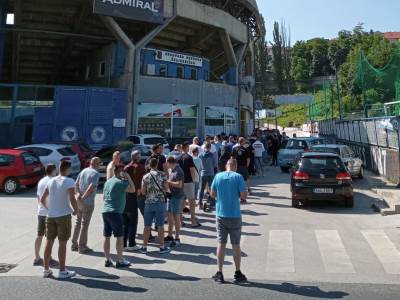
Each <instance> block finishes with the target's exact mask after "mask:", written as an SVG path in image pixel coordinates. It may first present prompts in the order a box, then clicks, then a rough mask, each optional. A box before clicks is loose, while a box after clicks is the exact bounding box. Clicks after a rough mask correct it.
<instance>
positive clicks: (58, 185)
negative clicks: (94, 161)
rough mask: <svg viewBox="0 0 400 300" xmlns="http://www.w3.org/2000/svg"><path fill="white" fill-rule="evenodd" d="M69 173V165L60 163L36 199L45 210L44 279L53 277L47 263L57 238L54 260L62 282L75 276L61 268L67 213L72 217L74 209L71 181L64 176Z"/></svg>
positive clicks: (68, 222)
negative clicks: (58, 168)
mask: <svg viewBox="0 0 400 300" xmlns="http://www.w3.org/2000/svg"><path fill="white" fill-rule="evenodd" d="M70 173H71V162H70V161H62V162H61V165H60V175H59V176H57V177H54V178H52V179H51V180H50V181H49V182H48V184H47V187H46V190H45V191H44V193H43V195H42V197H41V198H40V202H41V203H42V204H43V206H44V207H45V208H47V210H48V212H47V219H46V237H47V243H46V248H45V250H44V270H43V277H44V278H47V277H51V276H52V274H53V272H52V270H50V267H49V263H50V259H51V252H52V250H53V244H54V240H55V239H56V237H58V244H59V246H58V261H59V264H60V272H59V274H58V278H60V279H66V278H71V277H73V276H75V272H74V271H69V270H67V269H66V268H65V260H66V254H67V242H68V240H69V238H70V237H71V229H72V223H71V214H74V215H75V213H76V211H77V210H78V205H77V201H76V199H75V181H74V180H73V179H71V178H69V177H68V175H69V174H70ZM71 206H72V207H73V210H72V208H71Z"/></svg>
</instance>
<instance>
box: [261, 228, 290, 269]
mask: <svg viewBox="0 0 400 300" xmlns="http://www.w3.org/2000/svg"><path fill="white" fill-rule="evenodd" d="M266 271H267V272H274V273H294V272H295V266H294V253H293V236H292V231H290V230H271V231H270V232H269V242H268V252H267V266H266Z"/></svg>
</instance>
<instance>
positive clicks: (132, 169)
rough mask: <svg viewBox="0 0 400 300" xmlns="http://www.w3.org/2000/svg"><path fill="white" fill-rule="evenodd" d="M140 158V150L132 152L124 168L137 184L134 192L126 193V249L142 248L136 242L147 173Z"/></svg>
mask: <svg viewBox="0 0 400 300" xmlns="http://www.w3.org/2000/svg"><path fill="white" fill-rule="evenodd" d="M140 159H141V156H140V151H139V150H135V151H133V152H132V153H131V162H130V163H129V164H128V165H127V166H126V167H125V169H124V171H125V172H126V173H127V174H128V175H129V177H130V178H131V179H132V181H133V183H134V185H135V192H134V193H129V192H128V193H126V204H125V210H124V249H125V251H136V250H139V249H140V247H139V246H138V245H137V244H136V233H137V225H138V206H139V205H138V204H139V203H138V202H139V201H138V200H139V197H140V195H141V186H142V179H143V176H144V174H145V173H146V171H145V168H144V165H143V164H142V163H140Z"/></svg>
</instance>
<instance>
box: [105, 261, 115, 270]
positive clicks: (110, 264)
mask: <svg viewBox="0 0 400 300" xmlns="http://www.w3.org/2000/svg"><path fill="white" fill-rule="evenodd" d="M104 266H105V267H106V268H112V267H114V263H113V262H112V260H106V262H105V263H104Z"/></svg>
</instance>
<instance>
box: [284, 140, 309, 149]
mask: <svg viewBox="0 0 400 300" xmlns="http://www.w3.org/2000/svg"><path fill="white" fill-rule="evenodd" d="M306 148H307V143H306V141H303V140H289V142H288V143H287V145H286V148H285V149H290V150H304V149H306Z"/></svg>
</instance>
